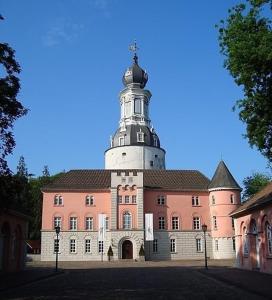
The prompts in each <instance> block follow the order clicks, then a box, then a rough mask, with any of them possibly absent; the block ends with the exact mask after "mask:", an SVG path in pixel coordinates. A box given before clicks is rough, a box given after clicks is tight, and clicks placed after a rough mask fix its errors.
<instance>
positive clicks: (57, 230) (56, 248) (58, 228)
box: [55, 226, 60, 272]
mask: <svg viewBox="0 0 272 300" xmlns="http://www.w3.org/2000/svg"><path fill="white" fill-rule="evenodd" d="M55 231H56V235H57V247H55V251H56V269H55V270H56V272H58V254H59V233H60V227H59V226H56V227H55Z"/></svg>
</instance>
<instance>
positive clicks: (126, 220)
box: [123, 211, 131, 229]
mask: <svg viewBox="0 0 272 300" xmlns="http://www.w3.org/2000/svg"><path fill="white" fill-rule="evenodd" d="M123 229H131V213H130V212H128V211H126V212H125V213H124V214H123Z"/></svg>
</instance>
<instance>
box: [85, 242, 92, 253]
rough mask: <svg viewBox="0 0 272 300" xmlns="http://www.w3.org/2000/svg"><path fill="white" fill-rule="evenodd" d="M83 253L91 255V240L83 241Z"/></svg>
mask: <svg viewBox="0 0 272 300" xmlns="http://www.w3.org/2000/svg"><path fill="white" fill-rule="evenodd" d="M85 253H91V240H90V239H86V240H85Z"/></svg>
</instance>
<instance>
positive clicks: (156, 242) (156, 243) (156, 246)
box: [152, 239, 158, 253]
mask: <svg viewBox="0 0 272 300" xmlns="http://www.w3.org/2000/svg"><path fill="white" fill-rule="evenodd" d="M152 250H153V253H158V239H154V240H153V244H152Z"/></svg>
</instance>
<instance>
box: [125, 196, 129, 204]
mask: <svg viewBox="0 0 272 300" xmlns="http://www.w3.org/2000/svg"><path fill="white" fill-rule="evenodd" d="M125 204H129V196H128V195H126V196H125Z"/></svg>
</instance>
